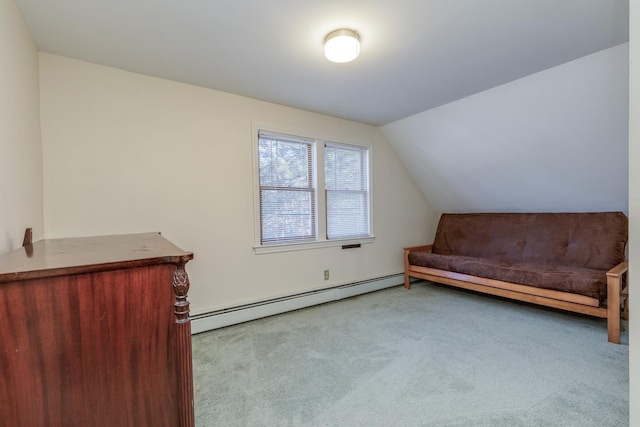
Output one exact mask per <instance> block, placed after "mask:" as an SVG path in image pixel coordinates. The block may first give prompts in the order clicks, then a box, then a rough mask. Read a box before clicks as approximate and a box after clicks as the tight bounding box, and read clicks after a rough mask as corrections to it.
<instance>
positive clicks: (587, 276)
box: [409, 252, 607, 301]
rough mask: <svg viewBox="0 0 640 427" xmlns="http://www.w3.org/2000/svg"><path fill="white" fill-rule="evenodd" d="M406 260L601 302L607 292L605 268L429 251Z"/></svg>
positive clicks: (412, 263) (420, 264) (424, 265)
mask: <svg viewBox="0 0 640 427" xmlns="http://www.w3.org/2000/svg"><path fill="white" fill-rule="evenodd" d="M409 263H410V264H411V265H418V266H422V267H429V268H435V269H438V270H446V271H452V272H456V273H461V274H468V275H471V276H476V277H484V278H487V279H494V280H501V281H503V282H510V283H517V284H521V285H528V286H533V287H537V288H543V289H553V290H557V291H564V292H571V293H574V294H580V295H586V296H588V297H591V298H596V299H598V300H600V301H603V300H604V299H605V298H606V294H607V276H606V272H607V271H606V270H596V269H591V268H584V267H573V266H565V265H552V264H537V263H531V262H517V261H505V260H502V261H500V260H495V259H487V258H479V257H469V256H462V255H440V254H433V253H428V252H412V253H410V254H409Z"/></svg>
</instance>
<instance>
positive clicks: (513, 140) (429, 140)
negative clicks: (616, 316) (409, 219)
mask: <svg viewBox="0 0 640 427" xmlns="http://www.w3.org/2000/svg"><path fill="white" fill-rule="evenodd" d="M628 49H629V44H628V43H625V44H622V45H619V46H616V47H613V48H611V49H607V50H604V51H601V52H598V53H595V54H593V55H589V56H586V57H583V58H580V59H578V60H575V61H572V62H569V63H566V64H563V65H560V66H557V67H554V68H551V69H548V70H545V71H542V72H540V73H536V74H533V75H531V76H528V77H525V78H522V79H519V80H516V81H513V82H510V83H508V84H504V85H502V86H499V87H496V88H493V89H490V90H487V91H485V92H481V93H478V94H475V95H473V96H470V97H467V98H464V99H461V100H458V101H455V102H452V103H450V104H447V105H444V106H441V107H438V108H434V109H431V110H428V111H425V112H423V113H420V114H417V115H415V116H412V117H409V118H406V119H403V120H399V121H397V122H394V123H391V124H389V125H386V126H384V127H382V131H383V133H384V134H385V136H386V137H387V140H388V141H389V142H390V143H391V145H392V146H393V147H394V149H395V150H396V151H397V152H398V154H399V155H400V157H401V158H402V160H403V162H404V163H405V165H406V167H407V169H408V170H409V172H410V173H411V175H412V177H413V178H414V180H415V181H416V182H417V183H418V185H419V186H420V187H421V189H422V191H423V192H424V194H425V196H426V197H427V200H428V202H429V203H430V204H431V206H433V208H434V209H436V210H437V211H439V212H464V211H516V212H517V211H552V212H553V211H600V210H622V211H624V212H628V165H627V164H628V153H627V150H628V137H629V134H628V123H629V108H628V103H629V95H628V90H629V85H628V58H629V54H628ZM425 78H428V77H425Z"/></svg>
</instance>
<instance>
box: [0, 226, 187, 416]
mask: <svg viewBox="0 0 640 427" xmlns="http://www.w3.org/2000/svg"><path fill="white" fill-rule="evenodd" d="M192 258H193V254H192V253H189V252H184V251H183V250H181V249H180V248H178V247H176V246H174V245H173V244H171V243H170V242H168V241H167V240H166V239H164V238H163V237H162V236H161V235H160V234H158V233H145V234H131V235H118V236H100V237H82V238H68V239H50V240H41V241H38V242H35V243H33V244H30V242H28V243H27V244H26V245H25V246H24V247H23V248H20V249H18V250H15V251H13V252H10V253H8V254H5V255H0V380H1V383H0V425H6V426H14V427H17V426H25V427H37V426H82V427H87V426H109V427H113V426H118V427H123V426H136V427H143V426H149V427H151V426H153V427H157V426H193V425H194V411H193V378H192V365H191V325H190V320H189V302H188V300H187V292H188V289H189V280H188V277H187V273H186V271H185V264H186V263H187V262H188V261H189V260H191V259H192Z"/></svg>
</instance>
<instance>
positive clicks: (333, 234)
mask: <svg viewBox="0 0 640 427" xmlns="http://www.w3.org/2000/svg"><path fill="white" fill-rule="evenodd" d="M256 134H257V143H256V144H255V147H256V153H257V155H256V160H257V161H256V166H257V167H256V178H257V179H256V181H257V182H258V185H257V193H256V218H257V220H256V229H257V230H256V252H257V253H261V252H263V251H265V252H271V251H273V250H277V251H279V250H291V249H299V248H303V249H307V248H311V247H315V246H316V245H331V244H333V245H339V244H340V242H341V241H344V240H349V241H353V240H357V241H358V243H360V242H362V243H367V242H369V241H372V240H373V237H372V236H371V231H370V230H371V225H370V222H371V221H370V203H371V200H370V194H369V172H370V171H369V155H370V152H369V148H368V147H364V146H359V145H347V144H341V143H336V142H328V141H320V140H317V139H311V138H305V137H298V136H291V135H286V134H280V133H273V132H269V131H265V130H257V132H256ZM287 247H289V248H287ZM269 248H271V249H269ZM273 248H275V249H273Z"/></svg>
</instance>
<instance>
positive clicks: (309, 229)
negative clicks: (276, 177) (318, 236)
mask: <svg viewBox="0 0 640 427" xmlns="http://www.w3.org/2000/svg"><path fill="white" fill-rule="evenodd" d="M260 209H261V212H262V215H261V222H262V241H263V242H274V241H281V240H306V239H312V238H314V237H315V226H314V215H313V192H312V191H288V190H262V191H261V195H260Z"/></svg>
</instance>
